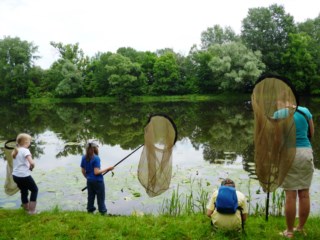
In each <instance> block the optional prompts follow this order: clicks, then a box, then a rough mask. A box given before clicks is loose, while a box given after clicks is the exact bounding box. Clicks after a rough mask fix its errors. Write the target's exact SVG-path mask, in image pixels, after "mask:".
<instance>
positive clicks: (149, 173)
mask: <svg viewBox="0 0 320 240" xmlns="http://www.w3.org/2000/svg"><path fill="white" fill-rule="evenodd" d="M177 136H178V132H177V127H176V125H175V123H174V122H173V120H172V119H171V118H170V117H168V116H167V115H165V114H153V115H151V116H150V117H149V119H148V122H147V124H146V126H145V128H144V142H145V143H144V144H143V145H140V146H139V147H137V148H136V149H135V150H134V151H132V152H131V153H130V154H128V155H127V156H126V157H124V158H123V159H121V160H120V161H119V162H117V163H116V164H115V165H114V166H113V167H116V166H118V165H119V164H120V163H121V162H123V161H124V160H126V159H127V158H128V157H129V156H131V155H132V154H133V153H135V152H136V151H137V150H139V149H140V148H141V147H144V148H143V150H142V153H141V157H140V162H139V165H138V179H139V181H140V183H141V184H142V186H143V187H144V188H145V189H146V192H147V194H148V195H149V196H150V197H154V196H158V195H160V194H161V193H163V192H164V191H166V190H167V189H168V188H169V186H170V181H171V176H172V148H173V146H174V144H175V142H176V141H177ZM106 173H108V172H106ZM106 173H104V174H106ZM104 174H103V175H104ZM85 189H87V187H84V188H83V189H82V191H84V190H85Z"/></svg>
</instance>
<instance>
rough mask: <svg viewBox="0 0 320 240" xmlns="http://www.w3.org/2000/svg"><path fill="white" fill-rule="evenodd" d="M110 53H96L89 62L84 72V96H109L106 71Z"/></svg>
mask: <svg viewBox="0 0 320 240" xmlns="http://www.w3.org/2000/svg"><path fill="white" fill-rule="evenodd" d="M111 55H112V53H111V52H107V53H97V54H96V55H95V56H94V57H93V58H92V59H91V61H90V62H89V64H88V67H87V69H86V71H85V78H84V94H85V96H87V97H94V96H96V97H101V96H108V95H109V89H110V85H109V81H108V78H109V74H108V71H107V69H106V65H107V64H108V60H109V57H110V56H111Z"/></svg>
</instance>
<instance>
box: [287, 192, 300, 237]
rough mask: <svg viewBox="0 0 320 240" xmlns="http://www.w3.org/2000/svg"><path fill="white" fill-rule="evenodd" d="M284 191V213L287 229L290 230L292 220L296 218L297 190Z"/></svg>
mask: <svg viewBox="0 0 320 240" xmlns="http://www.w3.org/2000/svg"><path fill="white" fill-rule="evenodd" d="M285 192H286V204H285V214H286V223H287V231H288V232H292V231H293V227H294V222H295V219H296V200H297V191H295V190H286V191H285Z"/></svg>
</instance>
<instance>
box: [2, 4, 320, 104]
mask: <svg viewBox="0 0 320 240" xmlns="http://www.w3.org/2000/svg"><path fill="white" fill-rule="evenodd" d="M319 36H320V15H319V16H318V17H317V18H315V19H308V20H306V21H305V22H302V23H295V22H294V18H293V17H292V16H291V15H290V14H288V13H286V12H285V9H284V7H283V6H280V5H277V4H273V5H271V6H269V7H259V8H252V9H249V11H248V15H247V16H246V17H245V18H244V19H243V20H242V28H241V33H240V35H237V34H236V33H235V32H234V31H233V29H231V28H230V27H225V28H222V27H221V26H219V25H214V26H213V27H208V28H207V30H205V31H203V32H202V34H201V36H200V37H201V46H199V47H198V46H196V45H194V46H191V48H190V51H189V54H188V55H187V56H183V55H181V54H179V53H175V52H174V51H173V50H172V49H160V50H157V51H156V52H150V51H146V52H142V51H137V50H135V49H133V48H130V47H126V48H125V47H121V48H119V49H118V50H117V52H116V53H112V52H106V53H101V52H99V53H97V54H96V55H95V56H94V57H92V58H89V57H88V56H86V55H85V53H84V52H83V51H82V50H81V49H80V47H79V44H78V43H75V44H63V43H56V42H51V43H50V44H51V46H53V47H54V48H56V50H57V52H58V53H59V59H58V60H56V61H55V62H54V63H53V64H52V65H51V66H50V68H49V69H41V68H40V67H39V66H36V65H35V64H34V60H35V59H37V58H38V56H36V55H35V54H36V52H37V46H35V45H34V44H33V43H29V42H27V41H24V40H21V39H20V38H19V37H14V38H12V37H10V36H6V37H4V38H3V39H0V66H1V68H0V85H1V89H0V99H6V100H18V99H22V98H39V97H59V98H74V97H104V96H113V97H117V98H119V99H127V98H129V97H131V96H141V95H154V96H159V95H182V94H197V93H204V94H214V93H217V92H250V91H251V90H252V86H253V84H254V82H255V80H256V79H257V78H258V77H259V76H260V75H261V74H263V73H266V72H268V73H274V74H279V75H284V76H287V77H288V78H290V79H291V80H292V81H293V83H294V84H295V85H296V88H297V90H298V91H299V92H300V93H303V94H306V95H309V94H319V93H320V77H319V76H320V74H319V71H320V37H319Z"/></svg>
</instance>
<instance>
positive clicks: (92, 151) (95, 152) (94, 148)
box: [86, 142, 99, 161]
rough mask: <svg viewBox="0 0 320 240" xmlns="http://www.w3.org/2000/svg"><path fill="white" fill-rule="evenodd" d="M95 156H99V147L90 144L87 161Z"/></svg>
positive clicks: (88, 145)
mask: <svg viewBox="0 0 320 240" xmlns="http://www.w3.org/2000/svg"><path fill="white" fill-rule="evenodd" d="M94 155H99V150H98V145H97V144H95V143H91V142H90V143H88V144H87V147H86V160H87V161H90V160H91V159H92V157H93V156H94Z"/></svg>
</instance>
